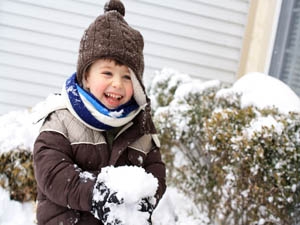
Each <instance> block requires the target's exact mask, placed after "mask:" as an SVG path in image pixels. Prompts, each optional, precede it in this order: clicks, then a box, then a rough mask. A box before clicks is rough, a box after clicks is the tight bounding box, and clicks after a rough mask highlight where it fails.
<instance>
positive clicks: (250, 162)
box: [150, 74, 300, 225]
mask: <svg viewBox="0 0 300 225" xmlns="http://www.w3.org/2000/svg"><path fill="white" fill-rule="evenodd" d="M166 75H167V76H166ZM168 75H169V77H168ZM164 76H165V77H164V80H161V81H160V82H156V83H155V85H153V86H152V87H151V88H152V90H153V91H152V93H153V92H154V90H155V91H161V93H155V95H152V100H153V101H154V102H158V104H156V106H157V107H156V108H155V113H154V115H155V116H154V119H155V122H156V125H157V127H158V131H159V132H160V135H161V142H162V152H163V157H164V159H165V161H166V164H167V167H168V182H169V184H171V185H175V186H177V187H179V188H180V189H181V190H183V191H184V192H185V193H186V194H188V195H189V196H190V197H192V198H193V199H194V201H195V203H197V204H198V206H199V208H201V209H202V210H206V211H207V212H208V214H209V216H210V219H211V221H212V222H217V223H219V224H226V225H230V224H235V225H238V224H292V222H293V219H295V218H296V215H295V213H297V212H296V210H295V209H296V208H297V204H298V205H299V204H300V198H299V185H300V183H299V181H300V115H299V114H296V113H290V114H289V115H283V114H280V113H279V112H278V111H277V110H276V109H275V108H266V109H263V110H260V109H257V108H255V107H252V106H251V107H247V108H241V106H240V105H241V104H240V96H238V95H235V94H232V96H226V98H225V97H217V92H218V91H219V90H220V89H221V88H222V85H207V83H204V84H203V85H204V86H205V87H206V86H207V88H202V89H201V88H199V90H200V91H198V92H195V91H191V92H189V93H188V92H186V93H185V94H184V95H181V94H178V93H177V91H178V89H179V88H181V86H182V84H184V82H178V84H179V85H178V89H176V88H175V89H172V91H171V89H164V88H156V86H158V87H168V85H167V84H164V82H170V81H171V80H172V78H171V76H172V74H164ZM160 77H161V76H160ZM191 85H192V84H191ZM186 87H187V86H186ZM186 87H185V88H186ZM166 90H170V91H169V92H168V93H166ZM181 91H182V90H179V91H178V92H179V93H181ZM150 93H151V91H150ZM163 95H166V99H171V100H168V101H166V102H164V101H161V100H160V98H161V96H163ZM159 96H160V97H159ZM176 96H177V97H176ZM158 97H159V98H158Z"/></svg>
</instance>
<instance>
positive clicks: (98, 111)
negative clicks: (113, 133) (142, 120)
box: [62, 73, 144, 131]
mask: <svg viewBox="0 0 300 225" xmlns="http://www.w3.org/2000/svg"><path fill="white" fill-rule="evenodd" d="M62 96H63V97H64V98H65V99H66V100H67V101H66V102H67V108H68V109H69V110H70V112H71V113H72V114H73V115H74V116H75V117H76V118H77V119H79V120H80V121H81V122H82V123H84V124H85V125H86V126H88V127H90V128H92V129H96V130H100V131H107V130H110V129H112V128H114V127H121V126H123V125H125V124H126V123H128V122H130V121H131V120H132V119H133V118H134V117H135V116H136V115H137V114H138V113H139V112H140V111H141V110H142V109H143V108H144V107H143V106H139V105H138V104H137V103H136V101H135V100H134V98H132V99H131V100H130V101H129V102H127V103H126V104H124V105H121V106H119V107H118V108H116V109H108V108H107V107H105V106H104V105H103V104H102V103H101V102H100V101H99V100H97V99H96V97H95V96H94V95H92V94H91V93H90V92H88V91H86V90H84V89H83V88H81V87H80V86H79V85H78V83H77V81H76V73H74V74H73V75H72V76H71V77H69V78H68V79H67V81H66V83H65V86H64V88H63V91H62Z"/></svg>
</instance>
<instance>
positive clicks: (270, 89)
mask: <svg viewBox="0 0 300 225" xmlns="http://www.w3.org/2000/svg"><path fill="white" fill-rule="evenodd" d="M164 73H168V74H170V73H175V72H174V71H173V70H170V69H169V70H165V71H164ZM163 77H164V76H163V75H161V76H160V78H163ZM179 80H182V79H181V77H179V76H174V77H173V80H172V82H171V83H170V85H169V87H168V88H171V87H172V86H174V85H176V84H178V83H179ZM154 82H158V81H157V80H154ZM199 84H200V82H198V83H196V82H195V83H193V82H191V79H190V78H188V77H186V76H185V78H184V82H182V84H181V85H182V86H181V87H180V88H178V90H177V92H176V94H175V96H176V98H179V96H184V95H185V93H186V91H191V90H192V91H201V89H202V88H205V86H208V87H211V86H214V85H219V83H218V82H217V81H211V82H209V83H207V82H203V85H204V86H201V87H199ZM233 93H239V94H241V95H242V97H241V101H242V106H243V107H246V106H249V105H254V106H257V107H258V108H263V107H272V106H275V107H277V108H278V110H279V111H280V112H282V113H288V112H289V111H295V112H299V111H300V99H299V97H298V96H297V95H296V94H295V93H294V92H293V91H292V90H291V89H290V88H289V87H288V86H287V85H285V84H284V83H283V82H281V81H279V80H277V79H275V78H272V77H270V76H268V75H265V74H261V73H251V74H247V75H245V76H243V77H242V78H241V79H239V80H238V81H237V82H236V83H235V84H234V85H233V86H232V87H231V88H228V89H222V90H220V91H219V92H218V96H219V97H222V96H223V97H224V96H225V97H227V96H231V95H232V94H233ZM50 98H52V99H53V102H55V96H51V97H50ZM49 102H51V101H48V103H49ZM45 108H46V107H45V105H37V106H36V107H35V108H34V109H33V110H32V111H29V110H23V111H13V112H10V113H8V114H6V115H3V116H1V117H0V154H2V153H5V152H7V151H9V150H11V149H14V148H18V147H19V148H24V149H28V150H31V149H32V145H33V142H34V140H35V138H36V136H37V134H38V130H39V127H40V123H35V124H33V123H32V121H33V118H36V115H39V116H38V117H40V118H42V116H43V115H46V114H47V112H46V111H45ZM33 112H34V113H33ZM33 115H34V116H33ZM264 126H266V127H271V126H274V127H275V128H276V131H277V132H278V133H280V132H281V129H282V125H281V124H279V123H277V122H276V121H275V120H274V119H273V118H270V117H260V118H258V119H256V120H254V121H252V123H251V127H249V128H248V130H247V131H246V132H247V134H248V135H249V137H250V136H251V135H252V134H253V132H259V131H260V130H261V129H262V127H264ZM177 160H178V161H180V159H177ZM123 169H125V168H123ZM128 169H129V168H126V169H125V170H124V171H118V170H117V169H116V170H115V171H114V170H110V169H107V171H106V173H105V174H103V177H101V178H99V179H103V180H105V181H107V182H108V183H109V186H110V187H111V188H113V189H114V190H116V191H118V192H120V193H122V194H121V195H122V197H124V199H126V202H127V204H131V203H132V202H134V201H136V199H133V198H131V197H129V195H130V194H129V193H130V192H131V191H133V190H130V189H131V188H134V187H135V186H136V187H138V186H143V188H140V189H141V190H139V188H134V191H136V192H138V191H141V192H140V193H137V195H136V196H139V197H141V196H153V193H154V190H155V189H156V187H157V183H156V182H157V181H156V182H155V181H154V179H153V177H151V176H148V175H149V174H147V175H145V173H144V171H134V173H137V174H138V175H136V176H132V177H131V179H130V182H129V183H125V181H124V180H123V178H124V177H125V174H126V173H129V171H128ZM131 169H133V168H131ZM254 169H255V168H254ZM126 170H127V171H126ZM133 170H135V169H133ZM80 177H81V178H82V179H95V177H93V176H92V174H89V173H86V172H82V173H80ZM113 177H114V178H113ZM126 179H127V177H126ZM228 179H231V177H228ZM116 180H117V181H116ZM131 183H133V184H135V185H131ZM120 187H123V188H124V189H122V190H121V189H120ZM293 188H294V189H295V188H296V187H293ZM270 200H271V199H270ZM133 205H134V204H133ZM123 213H125V214H126V212H125V211H123ZM152 219H153V225H183V224H184V225H207V224H208V219H207V216H206V215H204V214H203V213H202V212H199V211H198V208H196V206H195V205H194V204H193V202H192V201H191V199H189V198H187V197H186V196H185V195H183V194H182V193H181V192H180V191H179V190H178V189H176V188H174V187H168V188H167V191H166V193H165V195H164V196H163V198H162V199H161V201H160V202H159V205H158V206H157V208H156V209H155V211H154V212H153V218H152ZM34 220H35V204H34V203H33V202H27V203H19V202H16V201H12V200H10V198H9V193H8V192H7V191H5V190H4V189H2V188H0V224H1V225H25V224H26V225H33V224H35V223H34ZM259 223H260V224H264V221H260V222H259Z"/></svg>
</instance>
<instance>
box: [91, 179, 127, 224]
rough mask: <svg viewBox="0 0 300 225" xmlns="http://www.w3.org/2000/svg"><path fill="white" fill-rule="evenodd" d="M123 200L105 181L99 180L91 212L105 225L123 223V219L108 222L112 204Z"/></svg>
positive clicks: (94, 192) (94, 191)
mask: <svg viewBox="0 0 300 225" xmlns="http://www.w3.org/2000/svg"><path fill="white" fill-rule="evenodd" d="M123 202H124V201H123V199H119V198H118V197H117V193H116V192H111V190H110V189H109V188H108V187H107V186H106V185H105V184H104V182H97V183H96V184H95V186H94V190H93V198H92V210H91V213H92V214H93V215H94V216H95V217H96V218H97V219H99V220H101V221H102V222H103V224H105V225H123V223H122V221H120V220H118V219H116V220H115V221H113V223H112V221H110V222H107V220H108V215H109V212H110V206H111V205H112V204H116V205H120V204H122V203H123Z"/></svg>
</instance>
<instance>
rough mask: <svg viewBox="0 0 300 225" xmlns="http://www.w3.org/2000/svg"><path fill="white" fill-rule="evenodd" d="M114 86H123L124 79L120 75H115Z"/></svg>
mask: <svg viewBox="0 0 300 225" xmlns="http://www.w3.org/2000/svg"><path fill="white" fill-rule="evenodd" d="M112 86H113V87H114V88H120V87H121V86H122V81H121V79H120V78H119V77H114V79H113V81H112Z"/></svg>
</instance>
